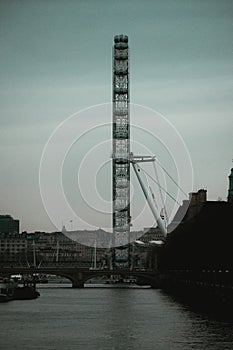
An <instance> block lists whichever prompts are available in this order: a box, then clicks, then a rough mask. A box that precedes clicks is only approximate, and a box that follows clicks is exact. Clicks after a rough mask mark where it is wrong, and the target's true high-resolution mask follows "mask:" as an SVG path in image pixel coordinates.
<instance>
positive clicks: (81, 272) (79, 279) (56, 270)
mask: <svg viewBox="0 0 233 350" xmlns="http://www.w3.org/2000/svg"><path fill="white" fill-rule="evenodd" d="M18 274H20V275H33V274H45V275H57V276H61V277H65V278H67V279H69V280H70V281H71V282H72V287H73V288H83V287H84V283H85V282H86V281H88V280H89V279H91V278H93V277H101V276H121V277H123V278H124V277H129V276H132V277H136V281H137V282H136V283H137V284H138V285H150V286H151V287H152V288H156V287H158V284H159V277H158V275H157V273H156V271H155V270H152V269H145V270H139V269H114V270H110V269H89V268H78V267H57V266H56V267H20V266H19V267H15V266H12V267H0V275H2V276H11V275H18Z"/></svg>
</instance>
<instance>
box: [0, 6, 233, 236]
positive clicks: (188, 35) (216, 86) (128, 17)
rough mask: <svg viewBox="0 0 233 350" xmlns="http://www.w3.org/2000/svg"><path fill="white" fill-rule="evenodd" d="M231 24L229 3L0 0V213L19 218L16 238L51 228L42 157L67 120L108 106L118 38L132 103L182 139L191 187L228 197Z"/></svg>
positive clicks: (232, 145)
mask: <svg viewBox="0 0 233 350" xmlns="http://www.w3.org/2000/svg"><path fill="white" fill-rule="evenodd" d="M232 18H233V2H232V1H231V0H221V1H219V0H216V1H215V0H175V1H174V0H165V1H164V0H151V1H149V0H144V1H137V0H135V1H132V0H131V1H130V0H128V1H127V0H118V1H111V0H106V1H104V0H99V1H98V0H97V1H96V0H93V1H91V0H85V1H84V0H83V1H81V0H66V1H65V0H63V1H62V0H37V1H30V0H21V1H18V0H11V1H8V0H1V1H0V47H1V53H0V70H1V72H0V106H1V109H0V118H1V137H0V144H1V151H0V164H1V196H0V212H1V214H6V213H8V214H11V215H12V216H13V217H15V218H19V219H20V220H21V230H22V231H23V230H27V231H35V230H45V231H53V230H55V229H56V228H55V227H54V226H53V224H52V223H51V222H50V220H49V217H48V215H47V213H46V211H45V209H44V207H43V204H42V200H41V196H40V190H39V165H40V159H41V155H42V152H43V149H44V146H45V144H46V142H47V140H48V138H49V137H50V135H51V133H52V132H53V131H54V129H55V128H56V127H57V126H58V125H59V124H60V123H61V122H62V121H63V120H65V119H66V118H67V117H68V116H70V115H72V114H73V113H76V112H77V111H79V110H80V109H84V108H87V107H90V106H93V105H96V104H101V103H108V102H110V101H111V98H112V96H111V84H112V74H111V66H112V57H111V55H112V52H111V50H112V45H113V37H114V35H116V34H121V33H123V34H126V35H128V36H129V43H130V79H131V80H130V96H131V102H133V103H135V104H140V105H143V106H147V107H149V108H151V109H153V110H156V111H158V112H159V113H161V114H162V115H163V116H165V117H166V118H167V119H168V120H169V121H170V123H171V124H172V125H174V127H175V128H176V130H177V131H178V132H179V133H180V135H181V136H182V138H183V140H184V141H185V143H186V145H187V147H188V150H189V153H190V156H191V160H192V164H193V171H194V187H193V189H194V190H198V189H200V188H206V189H207V191H208V199H209V200H217V199H218V198H219V197H221V198H222V199H223V200H226V197H227V190H228V175H229V173H230V169H231V167H232V158H233V137H232V132H233V117H232V110H233V99H232V92H233V91H232V90H233V88H232V68H233V67H232ZM132 118H133V116H132ZM110 119H111V116H110ZM107 138H109V135H108V136H106V139H107ZM87 152H88V149H87ZM110 152H111V150H109V153H110ZM108 185H109V187H110V181H109V183H108ZM108 191H109V193H111V190H110V189H109V190H108ZM71 219H72V218H67V217H64V218H61V221H64V223H66V224H67V223H69V222H70V220H71ZM67 225H68V226H69V224H67ZM143 225H146V223H145V222H142V226H143ZM99 226H101V224H100V223H99V222H98V223H96V227H99ZM146 226H147V225H146ZM67 228H70V227H67ZM82 228H83V227H82Z"/></svg>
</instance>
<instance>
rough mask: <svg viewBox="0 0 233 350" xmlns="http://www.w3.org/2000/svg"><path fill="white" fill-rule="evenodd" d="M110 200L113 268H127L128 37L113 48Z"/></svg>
mask: <svg viewBox="0 0 233 350" xmlns="http://www.w3.org/2000/svg"><path fill="white" fill-rule="evenodd" d="M112 99H113V123H112V150H113V152H112V200H113V215H112V225H113V239H114V242H113V245H114V247H116V248H115V249H114V250H113V268H119V267H122V268H123V267H129V266H130V246H129V241H130V240H129V235H130V116H129V102H130V99H129V47H128V36H126V35H116V36H115V37H114V46H113V91H112Z"/></svg>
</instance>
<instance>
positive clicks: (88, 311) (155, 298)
mask: <svg viewBox="0 0 233 350" xmlns="http://www.w3.org/2000/svg"><path fill="white" fill-rule="evenodd" d="M38 290H39V292H40V294H41V295H40V297H39V298H38V299H35V300H25V301H24V300H15V301H10V302H8V303H1V304H0V314H1V327H0V349H2V350H21V349H22V350H25V349H28V350H34V349H38V350H44V349H46V350H79V349H80V350H97V349H98V350H142V349H146V350H147V349H148V350H170V349H171V350H189V349H196V350H202V349H205V350H222V349H227V350H232V349H233V316H232V317H229V315H228V317H225V316H224V314H222V315H217V314H215V313H214V312H211V311H208V312H207V311H206V310H204V311H203V310H199V309H198V310H197V309H194V308H192V307H191V306H190V305H187V304H185V303H181V302H178V301H177V300H175V299H174V298H172V297H171V296H169V295H167V294H165V293H164V292H163V291H161V290H156V289H150V288H148V289H141V288H139V289H117V288H84V289H72V288H71V286H70V285H68V284H67V285H66V284H63V285H61V284H60V285H55V284H46V285H39V286H38ZM232 315H233V313H232Z"/></svg>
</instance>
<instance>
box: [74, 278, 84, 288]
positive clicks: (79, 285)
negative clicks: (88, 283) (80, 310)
mask: <svg viewBox="0 0 233 350" xmlns="http://www.w3.org/2000/svg"><path fill="white" fill-rule="evenodd" d="M72 288H84V282H83V281H78V280H72Z"/></svg>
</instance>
